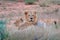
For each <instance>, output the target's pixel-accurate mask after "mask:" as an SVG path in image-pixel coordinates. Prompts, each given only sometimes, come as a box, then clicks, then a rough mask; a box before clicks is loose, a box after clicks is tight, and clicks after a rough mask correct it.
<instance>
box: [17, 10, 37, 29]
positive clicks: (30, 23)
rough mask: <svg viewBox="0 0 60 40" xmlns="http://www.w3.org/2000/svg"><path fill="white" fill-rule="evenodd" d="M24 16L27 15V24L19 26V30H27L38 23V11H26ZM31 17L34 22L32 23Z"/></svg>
mask: <svg viewBox="0 0 60 40" xmlns="http://www.w3.org/2000/svg"><path fill="white" fill-rule="evenodd" d="M30 14H31V15H30ZM24 15H25V19H26V22H25V23H24V24H22V25H21V26H19V28H18V29H24V28H26V27H28V26H31V25H35V24H36V23H37V14H36V11H33V12H32V13H29V11H26V12H25V13H24ZM31 16H33V22H31V21H30V20H29V19H30V17H31Z"/></svg>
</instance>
